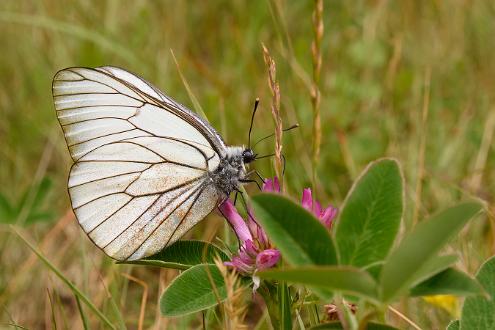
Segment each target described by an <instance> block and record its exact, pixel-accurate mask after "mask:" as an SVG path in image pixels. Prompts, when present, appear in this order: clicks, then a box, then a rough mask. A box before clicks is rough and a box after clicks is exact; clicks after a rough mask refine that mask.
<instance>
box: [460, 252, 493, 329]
mask: <svg viewBox="0 0 495 330" xmlns="http://www.w3.org/2000/svg"><path fill="white" fill-rule="evenodd" d="M476 279H477V280H478V282H479V283H480V284H481V285H482V286H483V288H484V289H485V291H486V292H487V293H488V295H489V298H488V299H487V298H485V297H468V298H466V300H465V301H464V306H463V308H462V313H461V329H495V256H493V257H491V258H490V259H488V261H486V262H485V263H484V264H483V265H482V266H481V268H480V270H479V271H478V274H477V275H476Z"/></svg>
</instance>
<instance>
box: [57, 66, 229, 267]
mask: <svg viewBox="0 0 495 330" xmlns="http://www.w3.org/2000/svg"><path fill="white" fill-rule="evenodd" d="M53 96H54V103H55V109H56V111H57V117H58V119H59V121H60V124H61V126H62V129H63V131H64V134H65V139H66V142H67V145H68V147H69V151H70V154H71V157H72V159H73V160H74V161H75V163H74V165H73V166H72V169H71V172H70V176H69V182H68V186H69V195H70V198H71V202H72V207H73V209H74V212H75V214H76V216H77V219H78V221H79V223H80V225H81V227H82V228H83V229H84V231H85V232H86V233H87V234H88V235H89V237H90V238H91V239H92V240H93V242H94V243H95V244H96V245H97V246H98V247H100V248H102V249H103V250H104V251H105V253H107V254H108V255H109V256H111V257H113V258H115V259H119V260H126V259H129V260H133V259H139V258H143V257H146V256H149V255H151V254H153V253H156V252H158V251H160V250H161V249H163V248H164V247H165V246H168V245H170V244H172V243H173V242H174V241H176V240H177V239H179V238H180V237H181V236H182V235H183V234H185V232H186V231H188V230H189V229H190V228H191V227H192V226H193V225H194V224H196V223H197V222H198V221H200V220H201V219H203V218H204V217H205V216H206V215H207V214H208V213H210V212H211V210H212V209H213V208H214V207H215V206H216V203H217V202H218V199H219V198H220V196H219V194H218V192H217V191H216V189H215V187H214V186H213V185H212V184H211V180H209V177H208V173H209V172H211V171H214V170H215V169H216V168H217V167H218V164H219V160H220V157H221V156H222V155H224V154H225V144H224V142H223V141H222V140H221V138H220V137H219V135H218V134H217V133H216V132H215V130H214V129H213V128H211V126H209V124H208V123H206V122H205V121H203V120H201V119H200V118H199V117H198V116H197V115H195V114H193V113H192V112H191V111H190V110H188V109H186V108H185V107H183V106H181V105H180V104H178V103H176V102H175V101H173V100H172V99H170V98H169V97H167V96H165V95H164V94H163V93H161V92H160V91H159V90H158V89H157V88H156V87H153V86H152V85H151V84H149V83H147V82H146V81H144V80H143V79H142V78H139V77H137V76H135V75H133V74H131V73H129V72H127V71H125V70H122V69H118V68H113V67H102V68H96V69H88V68H70V69H65V70H62V71H60V72H58V73H57V75H56V76H55V78H54V81H53Z"/></svg>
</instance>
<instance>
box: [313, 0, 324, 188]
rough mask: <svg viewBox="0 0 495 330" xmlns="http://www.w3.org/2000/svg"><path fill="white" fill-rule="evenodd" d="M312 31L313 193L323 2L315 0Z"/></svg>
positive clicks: (317, 148)
mask: <svg viewBox="0 0 495 330" xmlns="http://www.w3.org/2000/svg"><path fill="white" fill-rule="evenodd" d="M313 31H314V39H313V43H312V44H311V54H312V58H311V59H312V62H313V82H312V85H311V105H312V107H313V157H312V160H313V173H312V174H313V175H312V182H313V190H314V191H315V188H316V187H315V185H316V175H317V168H318V161H319V158H320V147H321V115H320V103H321V94H320V89H319V87H318V86H319V83H320V72H321V62H322V60H321V58H322V57H321V40H322V38H323V0H315V8H314V11H313Z"/></svg>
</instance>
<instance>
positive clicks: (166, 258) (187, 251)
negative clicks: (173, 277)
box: [117, 240, 229, 269]
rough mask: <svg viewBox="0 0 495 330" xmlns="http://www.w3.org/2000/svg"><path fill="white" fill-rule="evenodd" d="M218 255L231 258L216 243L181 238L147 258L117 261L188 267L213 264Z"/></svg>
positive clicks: (179, 267) (165, 266)
mask: <svg viewBox="0 0 495 330" xmlns="http://www.w3.org/2000/svg"><path fill="white" fill-rule="evenodd" d="M217 255H218V256H219V257H220V259H221V260H223V261H227V260H228V259H229V257H228V256H227V255H226V254H225V253H224V252H223V251H222V250H220V248H219V247H217V246H216V245H214V244H211V243H208V242H203V241H194V240H181V241H177V242H175V243H174V244H172V245H170V246H169V247H167V248H165V249H163V250H162V251H160V252H158V253H157V254H154V255H152V256H149V257H147V258H144V259H140V260H134V261H122V262H117V263H119V264H137V265H145V266H156V267H162V268H175V269H188V268H190V267H192V266H194V265H197V264H207V263H209V264H212V263H213V262H214V259H215V257H216V256H217Z"/></svg>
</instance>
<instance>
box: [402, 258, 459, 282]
mask: <svg viewBox="0 0 495 330" xmlns="http://www.w3.org/2000/svg"><path fill="white" fill-rule="evenodd" d="M457 259H458V257H457V255H454V254H449V255H444V256H436V257H434V258H432V259H430V260H428V261H427V262H426V263H425V264H424V266H423V267H421V269H420V271H419V272H418V273H417V274H416V276H415V280H414V282H413V283H411V284H412V285H416V284H419V283H421V282H423V281H425V280H427V279H429V278H430V277H432V276H434V275H436V274H438V273H440V272H442V271H444V270H446V269H447V268H449V267H450V266H452V265H453V264H455V263H456V262H457Z"/></svg>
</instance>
